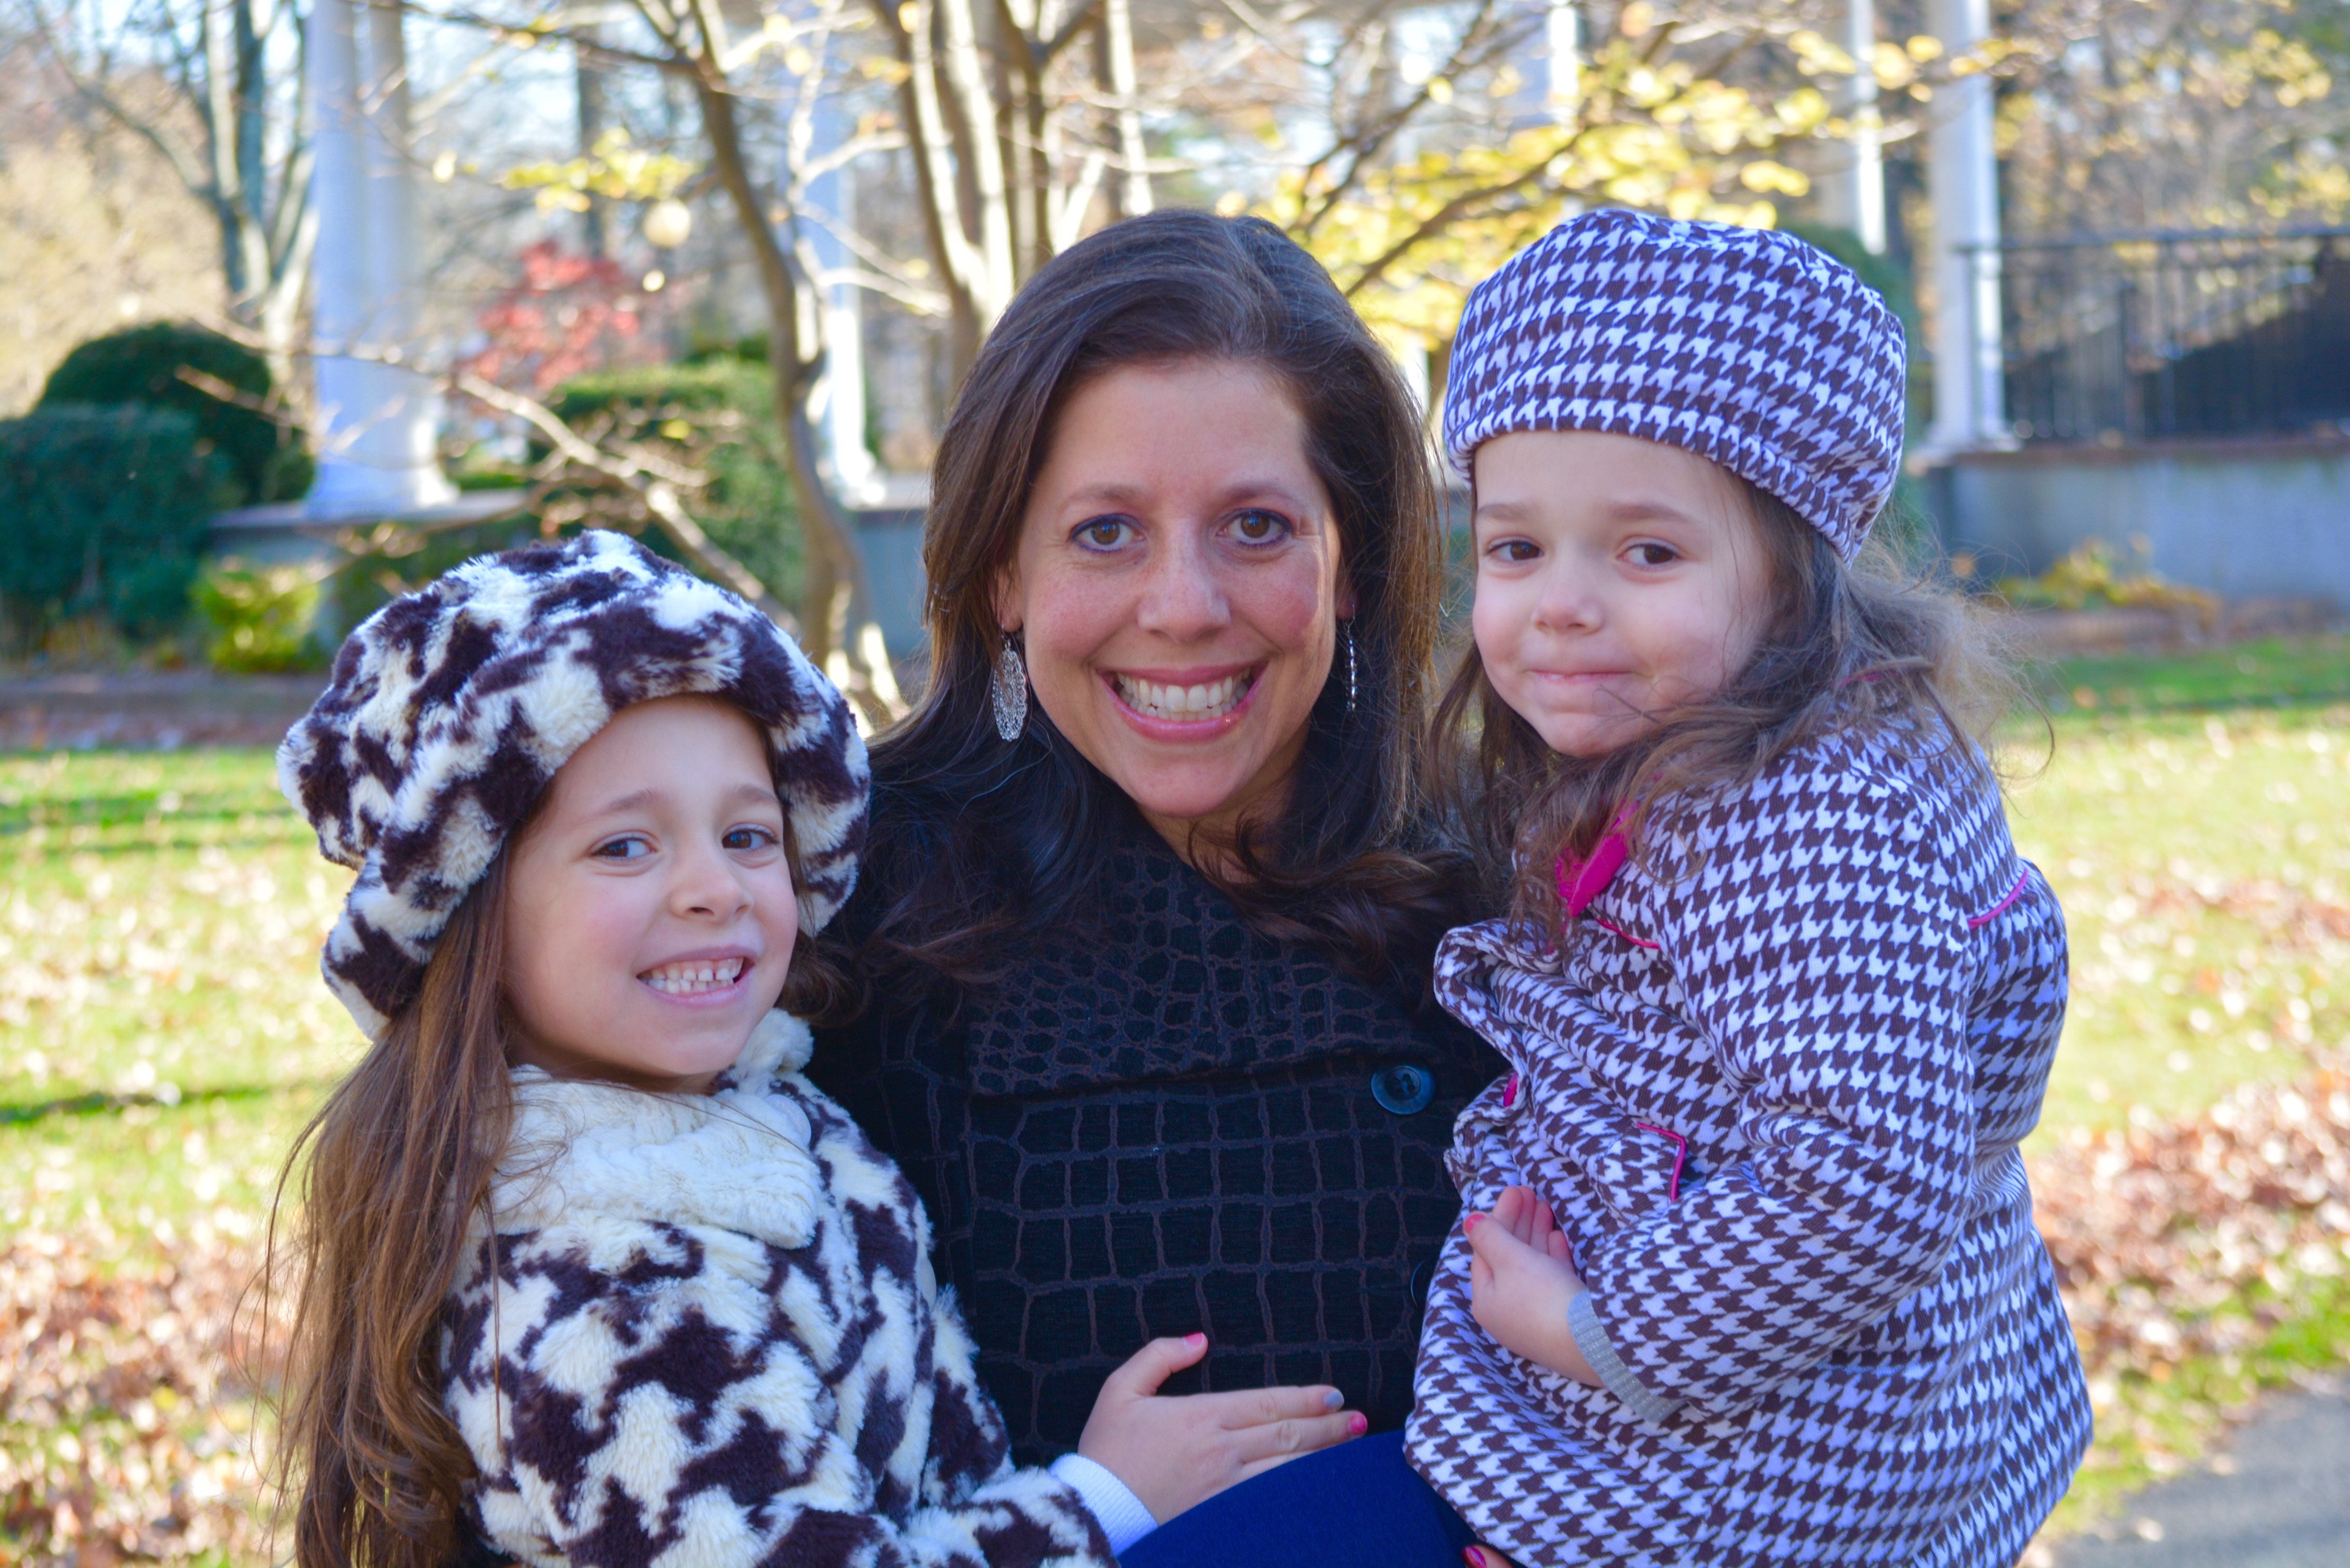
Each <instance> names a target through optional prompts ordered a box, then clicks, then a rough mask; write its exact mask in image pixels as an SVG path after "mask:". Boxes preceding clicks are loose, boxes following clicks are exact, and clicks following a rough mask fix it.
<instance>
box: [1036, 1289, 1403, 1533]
mask: <svg viewBox="0 0 2350 1568" xmlns="http://www.w3.org/2000/svg"><path fill="white" fill-rule="evenodd" d="M1207 1354H1208V1336H1207V1335H1206V1334H1187V1335H1185V1336H1184V1337H1183V1338H1181V1339H1154V1340H1152V1341H1151V1342H1150V1343H1149V1345H1144V1346H1143V1347H1142V1348H1141V1349H1140V1350H1138V1351H1136V1352H1135V1353H1134V1355H1132V1356H1130V1357H1129V1358H1128V1361H1127V1363H1126V1365H1125V1366H1121V1367H1119V1368H1118V1370H1117V1371H1115V1372H1113V1373H1111V1374H1110V1375H1109V1379H1108V1381H1107V1382H1106V1383H1104V1384H1103V1385H1102V1391H1101V1394H1100V1396H1099V1397H1097V1398H1096V1399H1095V1400H1094V1413H1093V1414H1092V1415H1091V1416H1090V1417H1087V1420H1086V1429H1085V1433H1084V1435H1083V1436H1081V1437H1080V1438H1078V1439H1077V1452H1079V1453H1081V1454H1083V1455H1084V1456H1085V1457H1086V1458H1087V1459H1091V1460H1093V1461H1094V1463H1096V1464H1097V1465H1100V1466H1102V1467H1103V1468H1104V1469H1107V1470H1108V1471H1109V1472H1110V1473H1111V1474H1113V1475H1115V1476H1116V1477H1118V1480H1122V1481H1124V1482H1125V1483H1126V1484H1127V1488H1128V1490H1130V1491H1132V1492H1133V1493H1134V1495H1135V1496H1137V1497H1139V1498H1140V1499H1141V1500H1142V1506H1143V1507H1145V1508H1147V1509H1149V1511H1150V1517H1151V1518H1153V1519H1155V1520H1157V1521H1159V1523H1161V1524H1164V1523H1166V1522H1167V1521H1169V1520H1170V1519H1172V1518H1174V1517H1175V1516H1176V1515H1177V1514H1179V1513H1180V1512H1182V1511H1184V1510H1185V1509H1187V1508H1190V1507H1191V1506H1192V1505H1193V1504H1195V1503H1200V1502H1204V1501H1207V1500H1208V1499H1210V1498H1211V1497H1213V1496H1215V1495H1216V1494H1217V1493H1218V1492H1220V1491H1222V1490H1224V1489H1225V1488H1226V1487H1228V1486H1231V1485H1232V1483H1233V1482H1235V1481H1244V1480H1248V1479H1249V1477H1251V1476H1253V1475H1257V1474H1260V1473H1262V1472H1263V1471H1265V1470H1269V1469H1272V1468H1273V1467H1274V1466H1275V1465H1277V1464H1281V1463H1283V1462H1284V1461H1286V1460H1289V1459H1295V1458H1297V1456H1299V1455H1300V1454H1310V1453H1312V1452H1313V1451H1314V1450H1315V1449H1326V1448H1328V1447H1330V1446H1331V1445H1332V1444H1333V1443H1343V1442H1345V1441H1346V1440H1347V1438H1359V1437H1361V1436H1362V1435H1363V1433H1364V1432H1365V1431H1367V1430H1368V1429H1369V1427H1370V1423H1369V1422H1368V1421H1367V1420H1366V1419H1365V1418H1364V1417H1362V1416H1361V1415H1359V1414H1357V1413H1355V1412H1352V1411H1347V1410H1341V1409H1340V1408H1339V1407H1340V1406H1341V1405H1342V1404H1344V1403H1345V1398H1344V1397H1343V1396H1341V1395H1340V1394H1339V1392H1338V1391H1337V1390H1336V1388H1331V1387H1326V1386H1316V1387H1312V1388H1296V1387H1283V1388H1249V1389H1243V1390H1239V1391H1236V1392H1233V1393H1229V1394H1161V1393H1159V1385H1160V1384H1162V1383H1164V1382H1166V1381H1167V1379H1169V1378H1170V1377H1171V1376H1174V1375H1175V1374H1176V1373H1178V1372H1180V1371H1182V1370H1183V1369H1184V1368H1185V1367H1187V1366H1196V1365H1198V1363H1199V1360H1200V1358H1201V1356H1203V1355H1207Z"/></svg>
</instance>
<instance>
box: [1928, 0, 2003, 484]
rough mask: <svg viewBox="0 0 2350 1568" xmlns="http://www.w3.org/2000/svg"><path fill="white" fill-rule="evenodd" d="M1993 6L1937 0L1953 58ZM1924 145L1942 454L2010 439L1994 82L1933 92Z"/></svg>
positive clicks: (1969, 82) (1935, 8) (1964, 81)
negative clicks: (2002, 355)
mask: <svg viewBox="0 0 2350 1568" xmlns="http://www.w3.org/2000/svg"><path fill="white" fill-rule="evenodd" d="M1990 12H1991V6H1990V0H1932V8H1931V10H1930V11H1929V19H1930V20H1931V22H1932V24H1933V27H1934V32H1935V36H1937V37H1939V38H1940V39H1941V41H1942V47H1943V49H1944V50H1945V51H1946V52H1947V53H1948V54H1949V55H1950V56H1952V57H1956V56H1958V55H1960V54H1963V53H1965V52H1966V51H1967V50H1969V49H1971V48H1973V47H1975V46H1976V45H1977V44H1979V43H1981V41H1982V40H1983V39H1984V38H1985V37H1986V36H1989V35H1990V32H1991V15H1990ZM1931 112H1932V116H1933V128H1932V130H1931V131H1930V132H1929V136H1928V139H1927V144H1926V159H1927V171H1926V178H1927V184H1928V186H1929V190H1930V191H1931V193H1932V196H1933V201H1934V249H1935V252H1936V254H1935V266H1934V277H1935V283H1936V285H1937V294H1938V296H1939V297H1938V304H1937V306H1936V308H1935V312H1934V316H1935V320H1934V428H1933V430H1932V431H1931V432H1930V433H1929V437H1928V445H1929V447H1930V448H1932V449H1933V450H1935V451H1937V452H1956V451H1960V450H1962V449H1965V448H1968V447H1976V446H1983V445H1987V444H1998V443H2001V442H2003V441H2007V440H2008V439H2009V438H2008V430H2007V415H2006V398H2005V392H2004V389H2003V388H2002V385H2001V380H2000V313H1999V251H1998V249H1997V246H1998V244H1999V163H1998V160H1997V157H1996V155H1995V152H1994V150H1993V145H1992V140H1991V78H1990V77H1988V76H1986V75H1983V74H1981V73H1980V72H1978V73H1977V74H1975V75H1973V76H1969V77H1961V78H1959V79H1957V80H1955V81H1953V82H1951V83H1950V85H1949V86H1947V87H1945V88H1941V89H1939V91H1937V92H1936V93H1935V95H1934V101H1933V104H1932V106H1931Z"/></svg>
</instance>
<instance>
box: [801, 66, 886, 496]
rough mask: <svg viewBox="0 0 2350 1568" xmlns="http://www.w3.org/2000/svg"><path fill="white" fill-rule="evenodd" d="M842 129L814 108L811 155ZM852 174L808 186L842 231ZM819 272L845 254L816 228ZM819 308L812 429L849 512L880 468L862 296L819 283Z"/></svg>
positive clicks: (833, 142) (850, 205) (813, 239)
mask: <svg viewBox="0 0 2350 1568" xmlns="http://www.w3.org/2000/svg"><path fill="white" fill-rule="evenodd" d="M848 129H849V128H848V126H847V124H846V122H845V121H844V120H843V119H842V118H841V115H840V113H839V111H838V110H837V109H835V108H833V107H832V106H830V105H825V106H822V107H819V108H818V109H817V110H816V140H817V142H818V145H817V146H816V147H815V148H814V149H812V151H813V152H814V154H815V155H816V156H817V157H823V156H825V155H826V154H827V153H829V152H830V151H832V149H833V148H835V147H837V146H838V145H839V144H840V141H841V140H842V138H843V137H844V136H845V135H846V134H847V131H848ZM856 181H857V174H856V171H855V170H853V169H851V168H850V167H849V166H847V164H843V165H841V166H840V167H838V168H836V169H828V170H827V171H825V172H823V173H822V174H819V175H817V176H816V178H815V179H814V180H811V181H809V182H808V188H807V196H808V203H809V205H810V206H812V207H814V208H816V210H817V211H818V212H820V213H824V214H825V215H826V216H827V217H828V218H830V219H831V221H832V222H833V223H835V224H837V225H838V226H839V227H840V228H843V229H846V228H847V227H848V226H849V225H850V224H851V223H854V222H855V221H856V206H857V184H856ZM806 234H808V236H809V241H810V245H811V248H812V249H813V250H814V251H815V253H816V266H817V268H818V269H819V271H821V272H826V273H837V272H840V271H843V270H845V269H846V268H847V265H848V263H849V261H850V259H851V258H850V256H849V254H848V249H847V246H846V245H844V244H841V243H840V238H839V235H838V234H837V233H835V232H834V231H833V230H832V229H827V228H826V227H825V226H824V225H823V224H822V223H815V222H810V223H808V224H807V226H806ZM821 288H822V295H823V310H824V382H823V385H822V386H820V387H819V388H818V389H817V390H816V400H817V403H818V406H819V408H820V410H821V413H820V417H819V421H818V428H819V430H820V431H822V432H823V436H824V445H825V452H826V453H827V456H828V457H829V458H830V460H831V466H832V486H833V490H834V491H835V493H837V494H838V495H839V497H840V499H841V501H842V503H843V504H847V505H849V506H855V505H857V504H858V498H859V496H860V495H861V494H862V493H864V492H866V491H868V490H869V489H870V488H872V486H873V484H874V482H875V480H876V479H877V478H878V476H879V464H877V463H876V462H874V461H873V453H872V452H871V451H870V450H869V449H868V448H867V446H866V444H865V308H864V304H865V302H864V299H863V291H862V290H861V289H859V288H858V286H856V285H855V284H852V283H846V282H839V281H834V282H831V283H826V284H822V285H821Z"/></svg>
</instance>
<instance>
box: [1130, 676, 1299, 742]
mask: <svg viewBox="0 0 2350 1568" xmlns="http://www.w3.org/2000/svg"><path fill="white" fill-rule="evenodd" d="M1263 673H1264V667H1263V665H1252V666H1248V667H1245V668H1243V669H1239V670H1232V669H1229V668H1228V669H1226V670H1221V671H1206V670H1202V671H1199V672H1196V673H1193V672H1189V671H1185V672H1172V671H1170V672H1166V673H1165V674H1163V675H1162V674H1159V673H1157V672H1153V673H1148V674H1146V673H1142V672H1139V671H1136V672H1128V671H1125V670H1110V671H1107V672H1105V673H1104V674H1103V676H1102V684H1103V686H1104V687H1106V688H1107V690H1108V691H1109V694H1110V698H1111V700H1112V701H1114V702H1116V703H1117V705H1118V713H1119V716H1120V717H1122V718H1124V719H1125V720H1126V722H1128V724H1130V725H1132V726H1133V727H1134V728H1135V729H1137V730H1139V731H1140V732H1142V733H1143V734H1145V735H1147V736H1149V737H1151V738H1152V739H1154V740H1199V739H1205V738H1207V737H1210V736H1213V735H1219V734H1222V732H1225V731H1226V730H1229V729H1231V728H1232V725H1233V724H1234V723H1236V722H1239V720H1240V716H1241V715H1242V714H1243V713H1244V712H1246V711H1248V706H1249V702H1250V701H1251V699H1253V697H1254V696H1255V695H1256V689H1257V685H1258V682H1259V680H1260V678H1261V677H1263Z"/></svg>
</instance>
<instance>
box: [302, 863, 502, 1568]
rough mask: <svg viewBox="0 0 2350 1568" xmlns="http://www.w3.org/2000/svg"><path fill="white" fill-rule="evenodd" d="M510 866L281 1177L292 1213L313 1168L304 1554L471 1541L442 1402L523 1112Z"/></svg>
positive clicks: (370, 1555) (460, 913) (309, 1564)
mask: <svg viewBox="0 0 2350 1568" xmlns="http://www.w3.org/2000/svg"><path fill="white" fill-rule="evenodd" d="M505 866H506V857H505V856H504V855H503V854H501V855H500V856H499V857H497V859H496V860H495V861H494V863H493V864H492V866H491V867H490V871H489V874H488V875H487V876H485V877H483V879H482V880H481V882H480V883H479V884H477V885H476V886H475V887H474V888H473V892H472V893H471V894H469V895H468V896H467V898H465V901H464V902H463V904H460V905H459V906H458V907H457V912H456V914H455V915H454V916H453V917H452V919H450V922H449V925H448V929H446V930H444V931H443V932H442V935H441V940H440V941H439V942H438V943H437V944H436V945H435V947H434V948H433V951H432V961H431V962H430V963H428V964H427V965H426V966H425V969H424V979H423V984H422V988H421V990H420V991H419V992H418V993H417V996H416V999H415V1000H414V1001H413V1002H410V1003H409V1004H408V1005H407V1006H406V1007H404V1008H402V1009H400V1012H399V1014H398V1015H397V1016H396V1017H394V1018H393V1019H392V1021H391V1023H390V1025H389V1026H388V1027H386V1028H385V1030H384V1032H383V1033H382V1034H381V1035H380V1036H379V1037H378V1038H377V1039H376V1042H375V1044H373V1045H372V1046H371V1047H369V1051H368V1053H367V1054H366V1056H365V1057H363V1058H362V1059H361V1060H360V1062H359V1065H358V1067H356V1068H355V1069H353V1070H352V1072H351V1075H350V1076H349V1077H348V1078H345V1079H344V1080H343V1081H342V1083H340V1084H339V1085H337V1086H336V1088H335V1091H334V1093H333V1094H331V1095H329V1096H328V1098H327V1103H326V1105H325V1106H323V1107H322V1108H321V1109H320V1110H319V1112H318V1114H317V1116H314V1117H312V1118H311V1120H310V1123H309V1125H308V1126H307V1127H304V1128H303V1129H302V1136H301V1137H298V1138H296V1140H295V1144H294V1150H293V1152H292V1153H291V1154H290V1155H288V1156H287V1158H286V1173H285V1175H284V1176H282V1177H281V1178H280V1179H279V1182H278V1198H279V1207H280V1210H283V1209H284V1207H285V1197H286V1188H287V1186H288V1185H289V1183H291V1182H292V1181H293V1180H294V1179H295V1177H296V1171H297V1170H298V1171H299V1172H300V1174H301V1177H302V1179H303V1189H302V1191H301V1199H302V1201H301V1206H300V1209H299V1218H298V1219H297V1220H296V1222H295V1225H294V1228H293V1237H292V1241H293V1247H292V1250H291V1257H292V1261H293V1265H294V1281H293V1282H294V1285H295V1302H296V1305H295V1313H294V1322H293V1329H292V1338H291V1345H290V1352H291V1353H290V1355H289V1356H288V1361H287V1366H286V1377H287V1393H286V1405H285V1408H284V1412H283V1417H282V1420H281V1422H280V1426H279V1444H280V1448H279V1463H280V1466H281V1480H284V1481H285V1482H286V1483H288V1494H289V1495H292V1490H291V1489H292V1485H293V1484H296V1483H297V1482H298V1485H299V1488H300V1490H299V1494H298V1498H297V1499H296V1503H295V1507H294V1514H293V1528H294V1542H293V1545H294V1560H295V1562H296V1563H297V1564H299V1568H348V1565H358V1568H439V1565H440V1564H442V1563H447V1562H448V1561H449V1560H450V1558H451V1557H452V1555H453V1553H454V1551H455V1547H456V1543H457V1535H456V1529H457V1521H458V1519H459V1518H460V1517H461V1510H462V1507H463V1489H464V1485H465V1482H466V1481H467V1480H469V1479H470V1478H471V1477H472V1475H473V1459H472V1456H471V1455H470V1454H469V1453H468V1452H467V1450H466V1448H465V1444H464V1441H463V1438H461V1437H460V1436H459V1435H458V1432H457V1428H456V1426H455V1424H454V1423H453V1422H452V1421H451V1420H450V1419H449V1417H448V1415H447V1414H446V1412H445V1411H443V1409H442V1404H441V1365H440V1355H441V1321H442V1319H441V1309H442V1299H443V1298H444V1297H445V1296H446V1295H447V1294H448V1293H449V1289H450V1286H451V1285H452V1283H453V1282H454V1281H455V1279H456V1276H457V1267H458V1263H459V1261H460V1259H461V1258H462V1257H463V1252H464V1250H465V1246H466V1235H467V1221H468V1219H469V1217H470V1216H471V1215H472V1214H473V1211H474V1210H477V1209H478V1208H480V1207H481V1205H482V1204H483V1203H484V1201H486V1199H487V1198H488V1196H489V1189H490V1179H491V1177H492V1176H493V1174H494V1172H495V1170H496V1168H497V1161H498V1156H499V1154H500V1153H501V1152H502V1151H503V1150H504V1147H505V1142H506V1137H507V1135H508V1133H509V1132H510V1130H511V1128H512V1126H513V1116H514V1104H513V1081H512V1078H511V1075H510V1074H509V1072H508V1069H507V1065H506V1052H505V1030H504V1027H503V1025H502V1023H501V1013H502V1012H503V1009H504V984H503V977H504V968H505V940H504V926H505ZM272 1229H273V1232H274V1231H275V1222H274V1220H273V1225H272ZM275 1240H276V1239H275V1236H274V1234H273V1237H272V1243H273V1244H272V1251H273V1252H274V1251H275V1250H276V1248H275ZM273 1262H274V1259H273Z"/></svg>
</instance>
